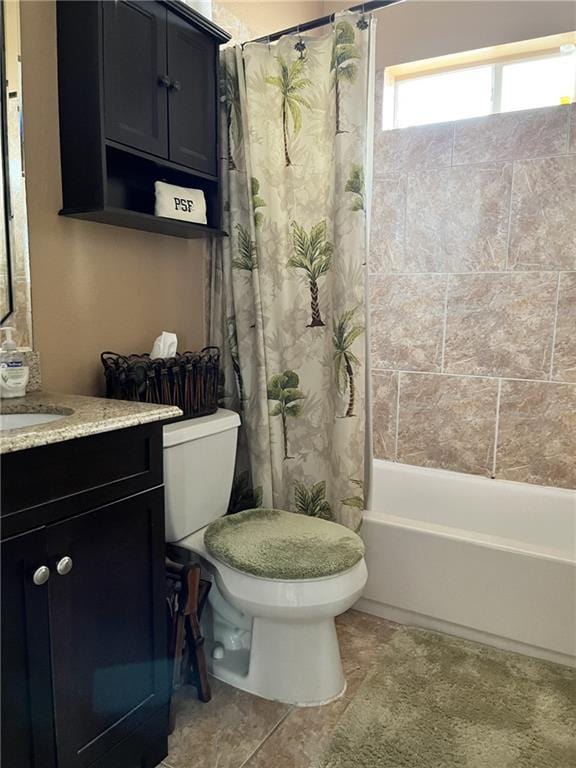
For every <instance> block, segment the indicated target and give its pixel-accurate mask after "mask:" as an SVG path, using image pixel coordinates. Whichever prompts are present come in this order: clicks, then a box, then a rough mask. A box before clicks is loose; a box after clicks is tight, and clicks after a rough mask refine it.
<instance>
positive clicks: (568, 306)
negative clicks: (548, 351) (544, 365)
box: [552, 272, 576, 382]
mask: <svg viewBox="0 0 576 768" xmlns="http://www.w3.org/2000/svg"><path fill="white" fill-rule="evenodd" d="M552 378H553V379H556V380H558V381H574V382H576V272H562V273H561V274H560V285H559V290H558V315H557V318H556V339H555V344H554V366H553V370H552Z"/></svg>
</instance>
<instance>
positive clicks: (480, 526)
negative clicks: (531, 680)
mask: <svg viewBox="0 0 576 768" xmlns="http://www.w3.org/2000/svg"><path fill="white" fill-rule="evenodd" d="M369 506H370V510H371V511H369V512H366V515H365V519H364V526H363V529H362V536H363V538H364V541H365V543H366V559H367V563H368V574H369V576H368V584H367V585H366V589H365V592H364V596H363V598H362V599H361V601H360V603H359V604H357V606H356V607H357V608H358V609H359V610H362V611H365V612H367V613H373V614H376V615H378V616H384V617H385V618H388V619H392V620H394V621H399V622H402V623H407V624H415V625H417V626H422V627H427V628H430V629H437V630H440V631H443V632H448V633H451V634H455V635H460V636H462V637H467V638H469V639H472V640H478V641H480V642H485V643H489V644H491V645H496V646H498V647H502V648H508V649H510V650H516V651H519V652H522V653H527V654H530V655H533V656H539V657H541V658H547V659H550V660H553V661H559V662H561V663H565V664H572V665H576V492H574V491H569V490H563V489H556V488H543V487H540V486H535V485H526V484H524V483H511V482H505V481H502V480H490V479H487V478H482V477H475V476H472V475H465V474H459V473H456V472H446V471H444V470H437V469H423V468H420V467H411V466H407V465H404V464H396V463H392V462H387V461H378V460H375V461H374V467H373V483H372V493H371V501H370V505H369Z"/></svg>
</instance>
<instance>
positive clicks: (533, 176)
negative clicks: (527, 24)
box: [369, 105, 576, 488]
mask: <svg viewBox="0 0 576 768" xmlns="http://www.w3.org/2000/svg"><path fill="white" fill-rule="evenodd" d="M376 114H377V115H379V112H378V109H377V113H376ZM374 153H375V160H374V190H373V208H372V235H371V253H370V262H369V265H370V293H371V308H370V316H371V339H372V340H371V344H372V361H371V362H372V371H373V374H372V376H373V382H372V397H373V429H374V454H375V456H376V458H382V459H391V460H395V461H399V462H404V463H407V464H416V465H419V466H426V467H440V468H444V469H450V470H455V471H459V472H469V473H473V474H477V475H485V476H487V477H496V478H502V479H506V480H517V481H522V482H528V483H537V484H542V485H554V486H562V487H569V488H575V487H576V105H571V106H561V107H553V108H546V109H538V110H530V111H525V112H512V113H508V114H501V115H492V116H489V117H484V118H474V119H470V120H462V121H458V122H455V123H443V124H437V125H429V126H421V127H414V128H406V129H401V130H394V131H382V130H380V128H379V126H377V128H376V136H375V147H374Z"/></svg>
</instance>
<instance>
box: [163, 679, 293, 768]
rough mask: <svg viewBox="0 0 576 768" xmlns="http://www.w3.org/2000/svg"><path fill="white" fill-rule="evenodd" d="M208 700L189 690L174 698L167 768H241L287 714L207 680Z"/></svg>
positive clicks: (283, 706) (281, 708)
mask: <svg viewBox="0 0 576 768" xmlns="http://www.w3.org/2000/svg"><path fill="white" fill-rule="evenodd" d="M210 684H211V686H212V700H211V701H210V702H209V703H208V704H203V703H202V702H200V701H198V699H197V698H196V695H195V691H194V689H193V688H191V687H186V688H182V689H181V690H180V691H178V693H177V695H176V727H175V729H174V733H173V734H172V735H171V736H170V738H169V741H168V757H167V758H166V759H165V763H166V764H167V765H169V766H170V768H214V766H218V768H240V766H241V765H243V764H244V763H245V762H246V760H248V758H249V757H250V756H251V755H252V754H253V753H254V752H255V751H256V749H258V747H259V745H260V744H261V743H262V742H263V741H264V739H265V738H266V737H267V736H268V735H269V734H270V733H271V732H272V731H273V730H274V728H276V727H277V725H278V723H279V722H280V721H281V720H282V719H283V718H284V717H286V715H287V714H288V712H289V711H290V707H289V706H288V705H287V704H279V703H278V702H274V701H268V700H266V699H261V698H259V697H258V696H253V695H251V694H249V693H245V692H244V691H240V690H239V689H238V688H232V687H231V686H229V685H226V684H225V683H222V682H220V681H219V680H216V679H215V678H210Z"/></svg>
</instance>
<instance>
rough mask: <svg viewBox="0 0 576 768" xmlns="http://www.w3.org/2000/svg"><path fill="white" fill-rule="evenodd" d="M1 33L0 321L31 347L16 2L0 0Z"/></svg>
mask: <svg viewBox="0 0 576 768" xmlns="http://www.w3.org/2000/svg"><path fill="white" fill-rule="evenodd" d="M0 34H1V35H2V43H3V44H2V56H1V57H0V69H1V73H0V75H1V79H0V83H1V84H2V88H1V94H0V101H1V104H0V111H1V118H2V125H1V130H0V150H1V157H2V162H1V163H0V324H2V325H10V326H13V327H14V328H15V329H16V331H15V334H14V338H15V339H16V341H17V342H18V344H19V346H20V347H22V348H31V346H32V310H31V298H30V262H29V256H28V216H27V211H26V184H25V174H24V144H23V120H22V67H21V55H20V53H21V51H20V4H19V2H14V0H1V2H0Z"/></svg>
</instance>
